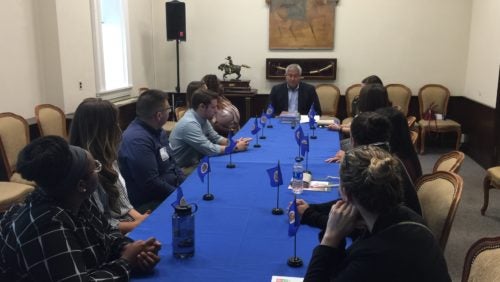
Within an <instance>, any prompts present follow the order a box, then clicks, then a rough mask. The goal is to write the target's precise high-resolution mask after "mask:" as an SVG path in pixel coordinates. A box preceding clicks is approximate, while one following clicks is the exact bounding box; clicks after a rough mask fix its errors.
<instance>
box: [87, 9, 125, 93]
mask: <svg viewBox="0 0 500 282" xmlns="http://www.w3.org/2000/svg"><path fill="white" fill-rule="evenodd" d="M92 11H93V17H94V22H93V23H94V24H93V37H94V57H95V67H96V87H97V97H106V98H109V99H112V98H118V97H122V96H128V95H130V92H129V91H130V89H131V88H132V85H131V76H130V73H131V71H130V50H129V46H130V44H129V39H128V21H127V15H128V13H127V0H92Z"/></svg>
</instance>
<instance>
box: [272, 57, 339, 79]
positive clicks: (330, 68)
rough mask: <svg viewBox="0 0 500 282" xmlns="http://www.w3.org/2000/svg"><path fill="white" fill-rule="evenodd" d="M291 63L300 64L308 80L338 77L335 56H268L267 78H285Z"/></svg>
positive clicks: (304, 76)
mask: <svg viewBox="0 0 500 282" xmlns="http://www.w3.org/2000/svg"><path fill="white" fill-rule="evenodd" d="M290 64H299V65H300V67H301V68H302V78H303V79H306V80H335V79H336V78H337V59H335V58H313V59H292V58H267V59H266V79H284V78H285V69H286V67H287V66H288V65H290Z"/></svg>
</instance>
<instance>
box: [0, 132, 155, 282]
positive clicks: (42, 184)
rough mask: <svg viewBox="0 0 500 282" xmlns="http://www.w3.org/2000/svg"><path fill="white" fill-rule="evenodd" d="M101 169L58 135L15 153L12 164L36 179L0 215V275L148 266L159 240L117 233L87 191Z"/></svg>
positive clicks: (89, 276)
mask: <svg viewBox="0 0 500 282" xmlns="http://www.w3.org/2000/svg"><path fill="white" fill-rule="evenodd" d="M101 169H102V165H101V164H100V162H99V161H96V160H95V159H94V158H93V157H92V155H90V153H89V152H88V151H85V150H84V149H82V148H80V147H76V146H70V145H69V144H68V143H67V141H66V140H64V139H63V138H61V137H58V136H47V137H41V138H38V139H36V140H34V141H33V142H32V143H30V144H29V145H28V146H26V147H25V148H24V149H23V150H22V151H21V152H20V153H19V157H18V162H17V171H19V173H21V175H22V177H23V178H24V179H28V180H30V181H35V183H36V184H37V187H36V189H35V191H34V192H33V193H32V194H31V195H30V196H29V197H28V198H27V199H26V201H25V203H23V204H19V205H15V206H13V207H11V208H10V209H9V210H8V211H7V212H6V213H5V214H4V216H3V217H2V219H1V221H0V281H128V280H129V278H130V273H131V271H132V269H135V270H142V271H150V270H152V269H153V268H154V266H155V265H156V264H157V263H158V261H159V260H160V257H159V256H158V251H159V249H160V247H161V245H160V243H159V242H158V241H157V240H156V239H155V238H149V239H148V240H146V241H142V240H138V241H133V240H132V239H130V238H127V237H125V236H123V235H122V234H121V233H120V232H119V231H118V230H117V229H113V228H112V227H111V226H110V225H109V224H108V221H107V219H106V218H105V217H104V216H103V215H102V213H101V212H100V211H99V209H98V208H97V206H96V205H95V202H94V201H93V199H92V198H91V197H90V196H91V195H92V193H93V192H94V191H95V190H96V189H97V185H98V173H99V172H100V171H101Z"/></svg>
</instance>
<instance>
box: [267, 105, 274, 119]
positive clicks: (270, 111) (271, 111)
mask: <svg viewBox="0 0 500 282" xmlns="http://www.w3.org/2000/svg"><path fill="white" fill-rule="evenodd" d="M273 115H274V107H273V105H272V104H269V105H268V106H267V109H266V117H267V118H272V117H273Z"/></svg>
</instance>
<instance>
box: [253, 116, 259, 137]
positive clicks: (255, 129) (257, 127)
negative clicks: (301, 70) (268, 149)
mask: <svg viewBox="0 0 500 282" xmlns="http://www.w3.org/2000/svg"><path fill="white" fill-rule="evenodd" d="M259 131H260V127H259V119H258V118H255V123H254V124H253V126H252V131H251V133H252V135H255V134H257V133H259Z"/></svg>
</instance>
